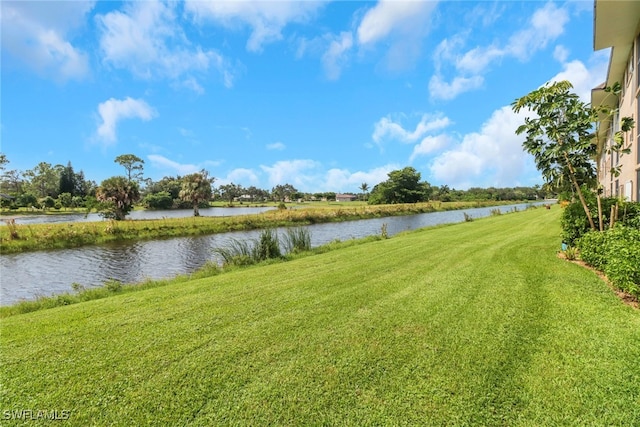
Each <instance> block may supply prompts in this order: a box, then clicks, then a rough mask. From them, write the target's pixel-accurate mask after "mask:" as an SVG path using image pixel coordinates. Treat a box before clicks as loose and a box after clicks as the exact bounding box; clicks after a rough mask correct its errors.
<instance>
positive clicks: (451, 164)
mask: <svg viewBox="0 0 640 427" xmlns="http://www.w3.org/2000/svg"><path fill="white" fill-rule="evenodd" d="M523 122H524V113H523V112H521V113H520V114H516V113H514V112H513V110H512V109H511V107H510V106H505V107H502V108H500V109H499V110H496V111H494V113H493V114H492V115H491V117H490V118H489V120H487V121H486V122H485V123H484V124H483V125H482V127H481V129H480V131H479V132H473V133H469V134H467V135H465V136H464V137H463V138H462V141H461V142H460V144H458V146H456V147H454V148H452V149H451V150H447V151H445V152H444V153H442V154H440V155H439V156H437V157H436V158H435V159H434V160H433V162H432V163H431V166H430V170H431V175H432V176H433V177H434V178H435V179H436V180H438V181H440V182H443V183H446V184H447V185H449V186H452V187H455V188H468V187H469V186H479V187H484V186H502V187H506V186H514V185H518V184H523V185H524V184H528V183H523V182H520V180H521V179H522V177H525V176H527V175H529V176H533V175H535V174H536V171H535V167H533V165H532V162H531V161H530V160H531V159H530V157H529V155H528V154H526V153H525V152H524V151H523V150H522V136H520V135H516V133H515V130H516V129H517V128H518V126H519V125H520V124H522V123H523Z"/></svg>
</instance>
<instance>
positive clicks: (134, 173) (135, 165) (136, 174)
mask: <svg viewBox="0 0 640 427" xmlns="http://www.w3.org/2000/svg"><path fill="white" fill-rule="evenodd" d="M114 162H115V163H118V164H120V165H121V166H123V167H124V168H125V170H126V171H127V179H128V180H129V181H136V182H138V183H140V182H141V181H142V171H143V169H144V160H142V159H141V158H140V157H138V156H136V155H135V154H121V155H119V156H118V157H116V159H115V160H114Z"/></svg>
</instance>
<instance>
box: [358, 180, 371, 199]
mask: <svg viewBox="0 0 640 427" xmlns="http://www.w3.org/2000/svg"><path fill="white" fill-rule="evenodd" d="M360 191H362V200H367V191H369V184H367V183H366V182H363V183H362V184H360Z"/></svg>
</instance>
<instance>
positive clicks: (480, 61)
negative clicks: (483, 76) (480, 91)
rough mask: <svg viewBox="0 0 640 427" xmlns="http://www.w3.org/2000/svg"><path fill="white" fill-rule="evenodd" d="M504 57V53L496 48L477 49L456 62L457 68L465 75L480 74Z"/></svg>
mask: <svg viewBox="0 0 640 427" xmlns="http://www.w3.org/2000/svg"><path fill="white" fill-rule="evenodd" d="M503 55H504V51H503V50H502V49H499V48H498V47H496V46H487V47H476V48H474V49H471V50H470V51H468V52H467V53H465V54H464V55H462V57H460V58H459V59H458V60H457V61H456V68H457V69H458V70H459V71H461V72H464V73H471V74H478V73H481V72H483V71H484V70H485V69H486V68H487V66H488V65H489V64H491V62H493V61H494V60H495V59H497V58H500V57H502V56H503Z"/></svg>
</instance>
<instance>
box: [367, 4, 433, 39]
mask: <svg viewBox="0 0 640 427" xmlns="http://www.w3.org/2000/svg"><path fill="white" fill-rule="evenodd" d="M436 4H437V2H436V1H431V2H423V1H392V0H380V1H379V2H378V4H376V5H375V6H374V7H373V8H371V9H370V10H369V11H367V13H366V14H365V16H364V18H362V21H361V22H360V26H359V27H358V43H360V44H362V45H366V44H373V43H377V42H379V41H381V40H382V39H384V38H386V37H388V36H389V35H390V34H391V33H393V32H402V33H409V32H410V31H412V30H415V29H416V28H417V27H419V26H421V25H424V24H425V22H424V21H425V20H426V18H428V17H429V15H430V13H431V11H432V10H433V9H434V8H435V6H436Z"/></svg>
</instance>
